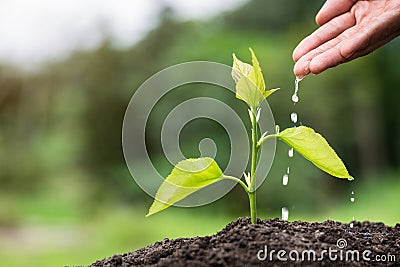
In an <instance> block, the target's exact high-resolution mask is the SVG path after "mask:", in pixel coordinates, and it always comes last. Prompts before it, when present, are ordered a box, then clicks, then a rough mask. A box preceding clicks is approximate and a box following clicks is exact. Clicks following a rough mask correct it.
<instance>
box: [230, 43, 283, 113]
mask: <svg viewBox="0 0 400 267" xmlns="http://www.w3.org/2000/svg"><path fill="white" fill-rule="evenodd" d="M250 52H251V60H252V64H253V66H252V65H250V64H248V63H244V62H242V61H240V60H239V59H238V58H237V57H236V55H235V54H233V67H232V77H233V79H234V80H235V82H236V97H237V98H239V99H241V100H243V101H244V102H246V103H247V104H248V105H249V106H250V107H252V108H254V109H255V108H256V107H258V106H259V105H260V103H261V102H262V101H263V100H264V99H266V98H267V97H268V96H270V95H271V94H272V93H273V92H275V91H276V90H278V89H271V90H265V82H264V77H263V74H262V71H261V68H260V64H259V62H258V60H257V57H256V55H255V53H254V51H253V50H252V49H251V48H250Z"/></svg>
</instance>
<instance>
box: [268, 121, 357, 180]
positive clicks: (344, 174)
mask: <svg viewBox="0 0 400 267" xmlns="http://www.w3.org/2000/svg"><path fill="white" fill-rule="evenodd" d="M276 137H278V138H279V139H281V140H282V141H284V142H286V143H287V144H288V145H289V146H291V147H293V148H294V149H295V150H296V151H297V152H298V153H299V154H301V155H302V156H303V157H305V158H306V159H308V160H309V161H311V162H312V163H313V164H314V165H315V166H317V167H318V168H320V169H321V170H323V171H325V172H327V173H329V174H330V175H332V176H335V177H338V178H347V179H348V180H353V179H354V178H353V177H352V176H351V175H350V174H349V173H348V171H347V169H346V166H345V165H344V164H343V161H342V160H341V159H340V158H339V157H338V155H337V154H336V152H335V151H334V150H333V149H332V147H331V146H330V145H329V144H328V142H327V141H326V140H325V138H323V137H322V136H321V135H320V134H319V133H316V132H315V131H314V130H313V129H311V128H309V127H306V126H300V127H293V128H287V129H285V130H283V131H282V132H280V133H278V134H277V135H276Z"/></svg>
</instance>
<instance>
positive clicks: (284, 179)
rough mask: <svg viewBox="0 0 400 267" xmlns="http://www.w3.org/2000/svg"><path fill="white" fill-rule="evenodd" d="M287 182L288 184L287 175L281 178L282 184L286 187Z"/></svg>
mask: <svg viewBox="0 0 400 267" xmlns="http://www.w3.org/2000/svg"><path fill="white" fill-rule="evenodd" d="M288 182H289V175H287V174H284V175H283V177H282V184H283V185H287V184H288Z"/></svg>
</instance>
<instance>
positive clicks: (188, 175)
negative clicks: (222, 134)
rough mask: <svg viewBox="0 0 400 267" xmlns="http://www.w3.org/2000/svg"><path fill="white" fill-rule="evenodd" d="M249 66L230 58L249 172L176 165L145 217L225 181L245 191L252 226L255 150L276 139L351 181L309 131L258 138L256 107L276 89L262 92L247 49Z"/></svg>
mask: <svg viewBox="0 0 400 267" xmlns="http://www.w3.org/2000/svg"><path fill="white" fill-rule="evenodd" d="M250 52H251V57H252V65H250V64H247V63H244V62H242V61H240V60H239V59H238V58H237V57H236V56H235V54H233V68H232V77H233V79H234V80H235V83H236V97H237V98H238V99H241V100H243V101H244V102H246V103H247V105H248V106H249V115H250V121H251V169H250V173H249V174H247V175H246V174H244V181H242V180H241V178H237V177H232V176H227V175H224V174H223V172H222V171H221V169H220V168H219V166H218V164H217V163H216V162H215V161H214V159H212V158H208V157H203V158H195V159H194V158H193V159H186V160H183V161H181V162H179V163H178V164H177V165H176V166H175V167H174V169H173V170H172V172H171V174H170V175H169V176H168V177H167V178H166V179H165V180H164V182H163V183H162V184H161V186H160V188H159V189H158V191H157V193H156V197H155V200H154V202H153V204H152V205H151V207H150V209H149V212H148V214H147V215H146V217H147V216H150V215H153V214H154V213H157V212H159V211H162V210H164V209H166V208H168V207H170V206H171V205H173V204H174V203H176V202H178V201H180V200H182V199H184V198H185V197H187V196H188V195H190V194H192V193H194V192H196V191H198V190H200V189H202V188H204V187H206V186H208V185H210V184H213V183H216V182H218V181H221V180H224V179H228V180H233V181H236V182H238V183H239V184H240V185H241V186H242V187H243V189H244V190H245V191H246V193H247V195H248V197H249V202H250V216H251V222H252V223H256V216H257V212H256V167H257V161H258V156H259V153H258V152H259V149H260V147H261V146H262V145H263V143H264V142H265V141H267V140H268V139H272V138H277V139H279V140H281V141H283V142H285V143H287V144H288V145H289V146H290V147H292V148H293V149H294V150H296V151H297V152H298V153H299V154H300V155H302V156H303V157H305V158H306V159H308V160H309V161H311V162H312V163H313V164H314V165H315V166H317V167H318V168H320V169H321V170H323V171H325V172H327V173H329V174H330V175H332V176H334V177H337V178H346V179H348V180H353V177H352V176H351V175H350V174H349V173H348V171H347V169H346V167H345V165H344V164H343V162H342V160H341V159H340V158H339V157H338V156H337V154H336V153H335V151H334V150H333V149H332V148H331V146H330V145H329V144H328V142H327V141H326V140H325V139H324V138H323V137H322V136H321V135H320V134H318V133H316V132H315V131H314V130H313V129H312V128H309V127H306V126H299V127H293V128H287V129H285V130H283V131H279V127H278V126H276V133H275V134H269V135H267V133H264V134H262V135H261V137H260V138H259V137H258V136H259V133H258V121H259V116H260V109H259V106H260V103H261V102H262V101H264V100H265V99H266V98H267V97H269V96H270V95H271V94H272V93H274V92H275V91H277V89H270V90H266V89H265V82H264V77H263V74H262V72H261V68H260V65H259V63H258V60H257V58H256V55H255V54H254V52H253V50H252V49H251V48H250Z"/></svg>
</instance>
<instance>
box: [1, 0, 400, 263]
mask: <svg viewBox="0 0 400 267" xmlns="http://www.w3.org/2000/svg"><path fill="white" fill-rule="evenodd" d="M158 3H159V5H162V6H163V7H162V8H160V11H159V12H158V13H157V14H158V15H157V16H155V18H154V21H152V23H154V25H156V26H155V27H154V28H153V29H152V30H151V31H149V32H148V33H147V34H146V35H144V36H143V37H142V38H141V39H140V41H138V42H135V43H133V44H131V45H129V46H120V45H118V43H117V42H115V40H113V38H112V37H111V36H109V35H107V34H106V33H105V34H104V36H103V38H102V41H101V44H99V45H98V46H96V47H95V48H92V49H76V50H74V51H73V52H71V53H70V54H69V55H68V56H66V57H61V58H57V59H52V60H49V61H47V62H45V63H44V64H40V66H39V67H36V68H34V69H28V70H27V69H26V68H24V67H23V66H21V65H18V64H10V63H7V62H6V61H4V62H3V63H1V62H0V204H1V205H0V259H1V265H3V266H63V265H87V264H90V263H91V262H94V261H95V260H97V259H102V258H104V257H108V256H111V255H112V254H114V253H124V252H128V251H132V250H134V249H137V248H140V247H142V246H145V245H148V244H151V243H153V242H155V241H158V240H162V239H163V238H164V237H168V238H175V237H190V236H195V235H208V234H213V233H215V232H216V231H218V230H219V229H221V228H222V227H223V226H224V225H226V224H227V223H228V222H230V221H231V220H234V219H235V218H237V217H239V216H248V200H247V197H246V195H245V194H244V192H243V190H242V189H241V188H239V187H237V188H235V189H234V190H232V191H231V192H230V193H229V194H228V195H227V196H225V197H224V198H222V199H220V200H218V201H216V202H215V203H212V204H211V205H207V206H203V207H197V208H186V209H183V208H170V209H169V210H167V211H165V212H162V213H160V214H157V215H155V216H152V217H149V218H144V215H145V214H146V213H147V209H148V207H149V205H150V204H151V202H152V199H151V198H150V197H149V196H148V195H146V194H145V193H144V192H142V191H141V189H140V188H139V187H138V186H137V185H136V184H135V182H134V180H133V179H132V177H131V176H130V174H129V171H128V169H127V167H126V165H125V161H124V157H123V153H122V147H121V128H122V121H123V116H124V112H125V109H126V107H127V105H128V103H129V100H130V98H131V97H132V95H133V94H134V92H135V90H136V88H138V87H139V86H140V84H141V83H143V82H144V81H145V80H146V79H147V78H149V77H150V76H151V75H152V74H154V73H156V72H157V71H160V70H162V69H163V68H165V67H167V66H170V65H173V64H177V63H182V62H186V61H192V60H209V61H216V62H220V63H225V64H227V65H231V62H232V59H231V54H232V52H235V53H236V54H237V55H238V56H239V57H240V58H241V59H243V60H246V61H249V60H250V58H249V52H248V47H252V48H253V49H254V50H255V51H256V53H257V55H258V57H259V60H260V63H261V66H262V68H263V71H264V75H265V78H266V82H267V87H268V88H275V87H280V88H281V89H282V90H280V91H279V93H276V94H275V95H273V96H272V97H271V98H269V104H270V106H271V108H272V110H273V112H274V116H275V121H276V123H278V124H279V125H280V126H281V128H285V127H288V126H291V122H290V117H289V114H290V112H291V111H292V110H293V104H292V102H291V100H290V97H291V95H292V93H293V89H294V88H293V87H294V75H293V72H292V68H293V61H292V59H291V53H292V51H293V49H294V47H295V46H296V45H297V43H298V42H299V41H300V40H301V39H302V38H304V37H305V36H306V35H307V34H309V33H310V32H311V31H313V30H314V29H315V28H316V25H315V22H314V16H315V14H316V12H317V11H318V10H319V8H320V7H321V5H322V4H323V1H293V0H249V1H241V3H240V4H239V5H238V7H236V8H234V9H233V10H229V11H225V12H223V13H219V14H217V15H215V16H212V17H211V18H210V17H207V18H205V19H195V20H188V19H182V18H181V17H180V16H178V15H177V14H176V13H175V10H174V8H170V7H169V6H168V4H165V2H162V1H159V2H158ZM134 12H135V11H134V10H132V15H133V16H134ZM105 32H107V31H105ZM67 39H68V36H66V41H67ZM399 41H400V40H394V41H393V42H391V43H390V44H388V45H387V46H385V47H383V48H381V49H380V50H378V51H376V52H375V53H373V54H371V55H369V56H367V57H364V58H361V59H358V60H355V61H354V62H351V63H348V64H345V65H342V66H339V67H337V68H335V69H332V70H328V71H326V72H325V73H323V74H321V75H318V76H310V77H307V78H305V79H304V80H303V81H302V82H301V84H300V93H299V94H300V102H299V103H298V104H297V105H296V110H297V112H298V114H299V118H300V121H301V122H302V123H304V124H306V125H310V126H312V127H313V128H315V129H316V130H317V131H319V132H320V133H322V134H323V135H324V136H325V137H326V138H327V140H329V142H330V143H331V145H332V146H333V147H334V148H335V150H336V151H337V152H338V154H339V155H340V156H341V157H342V159H343V160H344V162H345V163H346V165H347V166H348V169H349V171H350V173H351V174H352V175H353V176H354V177H355V178H356V180H355V181H354V182H347V181H343V180H339V179H334V178H331V177H329V176H328V175H326V174H324V173H322V172H321V171H319V170H317V169H316V168H315V167H314V166H312V164H310V163H309V162H307V161H306V160H304V159H303V158H301V157H300V156H299V155H295V157H294V159H293V160H290V161H289V158H288V157H287V149H288V147H287V146H286V145H285V144H283V143H278V146H277V152H276V157H275V161H274V164H273V166H272V169H271V171H270V173H269V175H268V178H267V180H266V181H265V182H264V184H263V186H262V187H261V189H260V190H259V193H258V211H259V216H260V217H262V218H272V217H280V211H281V208H282V207H283V206H287V207H288V208H289V210H290V216H289V218H290V220H297V219H300V220H306V221H322V220H327V219H331V220H338V221H343V222H349V221H351V220H352V218H353V216H354V218H355V219H356V220H372V221H382V222H385V223H387V224H389V225H394V224H396V223H398V222H400V208H399V205H398V204H399V200H400V177H399V176H400V168H399V163H400V139H399V138H398V136H399V135H400V116H399V114H400V105H399V104H398V102H399V100H400V73H399V67H398V62H400V53H399V48H400V42H399ZM206 92H207V91H206ZM182 94H183V95H182V99H185V98H190V97H193V96H196V95H195V94H193V92H191V90H182ZM210 97H212V96H210ZM219 98H220V99H222V100H224V101H225V102H227V103H228V104H229V105H237V103H238V102H237V101H235V102H234V101H233V100H232V95H230V94H229V93H227V95H220V96H219ZM163 112H168V111H164V110H162V112H159V113H160V114H158V115H157V113H156V116H160V117H163V116H165V114H164V113H163ZM245 115H246V114H245ZM210 129H213V128H210ZM185 131H186V134H187V135H188V136H189V137H190V136H191V135H193V136H195V135H196V134H198V129H197V128H196V127H193V128H190V127H188V128H187V129H186V128H185ZM206 134H207V135H210V136H213V137H215V138H216V139H218V138H220V139H224V138H226V136H225V135H224V133H223V132H222V133H221V131H217V130H216V131H215V132H212V130H211V132H207V133H206ZM158 138H159V133H156V132H152V133H150V134H149V139H150V140H156V142H154V143H155V144H157V140H158ZM181 141H182V142H181V145H182V147H185V148H186V150H185V151H186V154H187V155H188V156H190V154H195V155H196V154H197V153H198V151H197V145H198V144H197V143H193V140H192V139H191V138H184V139H182V140H181ZM225 142H226V141H225ZM150 150H151V152H152V155H153V156H154V157H162V154H160V151H161V150H160V149H159V148H157V147H151V148H150ZM228 152H229V151H228V150H223V149H220V150H219V151H218V157H221V158H224V157H226V155H227V153H228ZM288 165H290V167H291V173H290V180H289V184H288V185H287V186H286V187H285V186H283V185H282V180H281V179H282V175H283V174H284V173H285V171H286V167H287V166H288ZM170 168H171V167H170V166H167V167H165V168H161V169H160V171H161V172H163V173H168V172H169V171H170ZM351 191H354V192H355V199H356V201H355V202H354V203H351V202H350V197H351ZM232 203H234V205H233V204H232Z"/></svg>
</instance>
